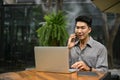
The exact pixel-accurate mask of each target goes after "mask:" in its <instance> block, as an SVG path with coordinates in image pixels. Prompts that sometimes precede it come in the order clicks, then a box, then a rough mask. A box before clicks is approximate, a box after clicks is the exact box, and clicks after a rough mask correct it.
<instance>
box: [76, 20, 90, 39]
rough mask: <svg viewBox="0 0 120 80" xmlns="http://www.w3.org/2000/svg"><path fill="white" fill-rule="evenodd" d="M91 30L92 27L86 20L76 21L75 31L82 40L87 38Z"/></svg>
mask: <svg viewBox="0 0 120 80" xmlns="http://www.w3.org/2000/svg"><path fill="white" fill-rule="evenodd" d="M90 32H91V27H89V26H88V25H87V24H86V23H85V22H81V21H79V22H77V23H76V27H75V33H76V36H77V37H78V38H79V39H80V40H84V39H86V38H87V37H88V35H89V33H90Z"/></svg>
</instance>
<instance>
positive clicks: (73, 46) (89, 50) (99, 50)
mask: <svg viewBox="0 0 120 80" xmlns="http://www.w3.org/2000/svg"><path fill="white" fill-rule="evenodd" d="M91 23H92V19H91V18H89V17H87V16H78V17H77V18H76V19H75V33H74V34H71V35H70V37H69V39H68V48H69V51H70V67H71V68H76V69H79V70H81V71H102V72H106V71H107V70H108V61H107V50H106V48H105V46H104V45H102V44H101V43H99V42H97V41H96V40H94V39H93V38H92V37H91V36H90V35H89V34H90V32H91V30H92V29H91Z"/></svg>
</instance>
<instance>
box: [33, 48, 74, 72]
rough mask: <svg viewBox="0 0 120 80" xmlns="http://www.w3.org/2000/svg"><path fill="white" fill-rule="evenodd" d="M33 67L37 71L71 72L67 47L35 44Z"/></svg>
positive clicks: (72, 70)
mask: <svg viewBox="0 0 120 80" xmlns="http://www.w3.org/2000/svg"><path fill="white" fill-rule="evenodd" d="M34 51H35V69H36V70H37V71H46V72H59V73H72V72H75V71H76V69H69V53H68V48H67V47H40V46H35V47H34Z"/></svg>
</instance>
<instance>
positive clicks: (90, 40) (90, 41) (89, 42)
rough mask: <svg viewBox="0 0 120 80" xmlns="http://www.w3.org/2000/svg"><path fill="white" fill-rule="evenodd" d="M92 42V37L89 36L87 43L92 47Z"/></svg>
mask: <svg viewBox="0 0 120 80" xmlns="http://www.w3.org/2000/svg"><path fill="white" fill-rule="evenodd" d="M92 44H93V38H92V37H91V36H90V39H89V40H88V42H87V45H88V46H90V47H92Z"/></svg>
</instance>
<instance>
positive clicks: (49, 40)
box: [37, 11, 68, 46]
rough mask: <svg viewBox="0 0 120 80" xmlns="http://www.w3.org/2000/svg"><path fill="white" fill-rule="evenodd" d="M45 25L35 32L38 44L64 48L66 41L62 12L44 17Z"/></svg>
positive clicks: (66, 34)
mask: <svg viewBox="0 0 120 80" xmlns="http://www.w3.org/2000/svg"><path fill="white" fill-rule="evenodd" d="M44 19H45V21H46V22H45V24H44V25H42V27H40V28H39V29H38V30H37V33H38V38H39V43H40V45H42V46H64V45H66V42H67V39H68V32H67V30H66V19H65V15H64V14H63V12H61V11H59V12H57V13H51V14H47V15H45V16H44Z"/></svg>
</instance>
